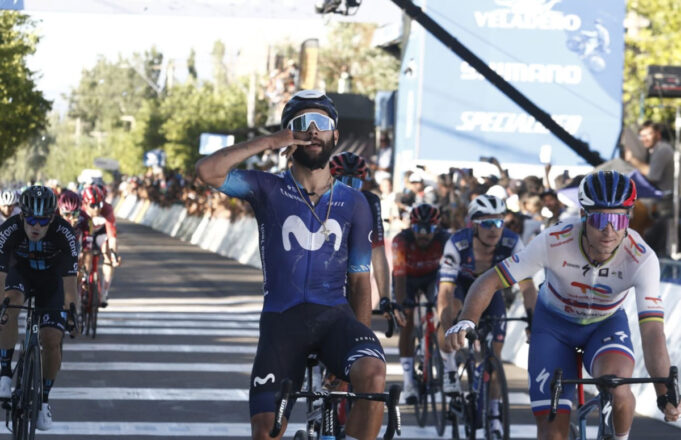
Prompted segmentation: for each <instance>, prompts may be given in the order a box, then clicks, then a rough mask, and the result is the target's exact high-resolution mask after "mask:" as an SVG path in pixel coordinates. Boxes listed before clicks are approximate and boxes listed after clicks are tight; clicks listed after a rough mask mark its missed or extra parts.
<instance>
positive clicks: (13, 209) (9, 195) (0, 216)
mask: <svg viewBox="0 0 681 440" xmlns="http://www.w3.org/2000/svg"><path fill="white" fill-rule="evenodd" d="M20 212H21V209H19V195H18V194H17V192H16V191H14V190H13V189H6V190H3V191H1V192H0V223H4V221H5V220H7V219H8V218H10V217H12V216H13V215H17V214H19V213H20Z"/></svg>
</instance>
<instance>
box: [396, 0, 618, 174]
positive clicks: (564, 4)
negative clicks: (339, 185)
mask: <svg viewBox="0 0 681 440" xmlns="http://www.w3.org/2000/svg"><path fill="white" fill-rule="evenodd" d="M416 3H419V6H421V8H423V9H424V11H425V12H426V13H427V14H428V15H430V16H431V17H432V18H433V19H434V20H435V21H437V22H438V23H439V24H440V25H441V26H443V27H444V28H445V29H447V30H448V31H449V32H450V33H451V34H452V35H453V36H454V37H456V38H457V39H458V40H459V41H461V43H462V44H464V45H465V46H466V47H468V48H469V49H470V50H471V51H472V52H474V53H475V54H476V55H477V56H478V57H479V58H481V59H482V60H483V61H484V62H486V63H487V64H488V65H489V66H490V67H491V68H492V69H493V70H495V71H496V72H497V73H498V74H499V75H501V76H502V77H503V78H504V79H506V80H507V81H508V82H510V83H511V84H512V85H513V86H514V87H516V88H517V89H519V90H520V91H521V92H522V93H523V94H525V95H526V96H527V97H528V98H529V99H531V100H532V101H534V103H535V104H537V105H538V106H539V107H540V108H542V109H543V110H544V111H546V112H547V113H549V114H550V115H552V117H553V119H554V120H555V121H557V122H558V123H559V124H560V125H562V126H563V127H564V128H565V129H566V130H567V131H568V132H569V133H571V134H572V135H574V136H576V137H577V138H580V139H582V140H583V141H585V142H587V143H588V144H589V146H590V148H591V149H592V150H596V151H598V152H600V154H601V156H602V157H603V158H605V159H607V158H609V157H611V155H612V152H613V149H614V148H615V146H616V144H617V140H618V137H619V132H620V127H621V118H622V105H621V100H622V97H621V93H622V92H621V91H622V71H623V63H624V25H623V22H624V17H625V10H626V4H625V3H626V2H625V0H600V1H598V2H594V1H593V0H570V1H561V0H476V1H474V2H468V1H451V0H427V1H425V0H422V1H420V2H416ZM397 113H398V114H397V119H398V124H397V127H396V152H397V155H398V156H397V159H398V161H400V162H404V161H413V160H445V161H452V160H459V161H478V160H479V159H480V157H481V156H495V157H497V158H498V159H499V161H500V162H502V163H529V164H539V163H540V158H539V156H540V155H539V152H540V150H541V149H542V147H543V146H546V145H549V146H550V147H544V148H543V151H544V153H545V152H546V151H551V152H552V154H551V158H550V160H551V162H552V163H553V164H559V165H583V164H586V161H585V160H584V159H582V158H581V157H579V156H578V155H577V154H576V153H574V152H573V151H572V150H571V149H570V148H569V147H568V146H567V145H565V144H563V143H562V142H561V141H560V140H558V139H557V138H556V137H555V136H554V135H553V134H551V133H550V132H549V131H548V130H546V129H545V128H544V127H543V126H542V125H541V124H540V123H538V122H537V121H536V120H535V119H534V118H533V117H532V116H530V115H529V114H528V113H526V112H525V111H524V110H523V109H521V108H520V107H519V106H518V105H517V104H515V103H514V102H513V101H511V100H510V99H509V98H508V97H506V96H505V95H504V94H503V93H501V92H500V91H499V90H497V89H496V88H495V87H494V86H493V85H491V84H490V83H489V82H488V81H486V80H485V79H484V78H483V77H482V76H481V75H480V74H478V73H477V72H476V71H475V70H474V69H473V68H472V67H471V66H470V65H468V63H466V62H464V61H463V60H461V59H460V58H459V57H458V56H457V55H456V54H454V53H453V52H451V51H450V50H449V49H447V48H446V47H445V46H444V45H443V44H442V43H440V42H439V41H438V40H437V39H436V38H434V37H433V36H432V35H430V34H429V33H428V32H427V31H425V30H424V29H423V28H422V27H421V26H420V25H419V24H418V23H416V22H414V21H412V24H411V32H410V35H409V40H408V44H407V46H406V49H405V52H404V57H403V61H402V71H401V75H400V87H399V94H398V110H397ZM543 156H544V157H543V159H544V160H546V154H544V155H543ZM402 171H403V170H402Z"/></svg>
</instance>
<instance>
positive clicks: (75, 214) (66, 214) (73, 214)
mask: <svg viewBox="0 0 681 440" xmlns="http://www.w3.org/2000/svg"><path fill="white" fill-rule="evenodd" d="M59 213H60V214H61V216H62V217H78V216H79V215H80V210H78V209H76V210H75V211H60V212H59Z"/></svg>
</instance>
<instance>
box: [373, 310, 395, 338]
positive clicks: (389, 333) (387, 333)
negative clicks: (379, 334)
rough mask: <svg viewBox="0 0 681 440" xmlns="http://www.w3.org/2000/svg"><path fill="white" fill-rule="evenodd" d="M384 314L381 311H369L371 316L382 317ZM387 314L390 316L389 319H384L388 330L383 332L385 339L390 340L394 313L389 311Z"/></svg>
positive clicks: (393, 331)
mask: <svg viewBox="0 0 681 440" xmlns="http://www.w3.org/2000/svg"><path fill="white" fill-rule="evenodd" d="M384 313H386V312H383V311H382V310H372V311H371V314H372V315H383V314H384ZM387 313H388V314H389V315H390V317H388V318H386V319H385V320H386V321H388V330H386V331H385V337H386V338H390V337H392V335H393V334H394V333H395V311H394V310H393V309H391V310H390V311H389V312H387Z"/></svg>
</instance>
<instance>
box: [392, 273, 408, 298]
mask: <svg viewBox="0 0 681 440" xmlns="http://www.w3.org/2000/svg"><path fill="white" fill-rule="evenodd" d="M393 290H394V291H395V301H396V302H397V304H403V303H404V300H406V299H407V277H406V275H393Z"/></svg>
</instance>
